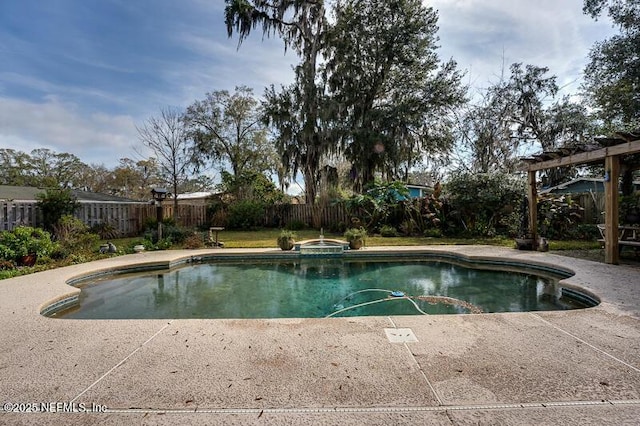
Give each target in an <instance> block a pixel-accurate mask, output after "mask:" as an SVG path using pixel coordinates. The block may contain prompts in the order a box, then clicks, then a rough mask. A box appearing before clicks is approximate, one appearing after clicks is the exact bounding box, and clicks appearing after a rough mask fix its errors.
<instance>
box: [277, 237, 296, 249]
mask: <svg viewBox="0 0 640 426" xmlns="http://www.w3.org/2000/svg"><path fill="white" fill-rule="evenodd" d="M295 244H296V241H295V240H294V239H293V238H289V239H286V240H283V239H280V240H278V245H279V246H280V249H282V250H284V251H289V250H291V249H292V248H293V246H294V245H295Z"/></svg>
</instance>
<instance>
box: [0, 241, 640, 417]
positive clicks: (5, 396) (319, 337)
mask: <svg viewBox="0 0 640 426" xmlns="http://www.w3.org/2000/svg"><path fill="white" fill-rule="evenodd" d="M365 250H366V251H367V252H371V253H373V252H377V251H385V250H393V251H396V250H402V251H405V252H408V251H415V250H430V251H437V252H444V253H456V254H460V255H462V256H467V257H470V258H473V257H476V256H481V257H490V258H499V259H502V260H505V259H509V260H514V261H523V262H534V263H538V264H540V263H544V264H550V265H553V266H556V267H561V268H565V269H570V270H572V271H574V272H575V275H574V276H573V277H571V278H569V279H567V280H566V282H567V283H568V284H569V285H573V286H577V287H580V288H583V289H585V290H587V291H588V292H590V293H592V294H594V295H596V296H597V297H599V298H600V299H601V301H602V303H601V304H600V305H599V306H597V307H595V308H590V309H584V310H574V311H555V312H535V313H503V314H479V315H447V316H393V317H359V318H330V319H273V320H182V319H176V320H65V319H56V318H47V317H44V316H42V315H40V311H41V310H42V309H43V308H44V307H46V306H47V305H49V304H50V303H51V302H52V301H55V300H58V299H60V298H62V297H63V296H65V295H69V294H71V293H74V292H77V291H78V290H77V289H74V288H72V287H69V286H68V285H67V284H65V282H66V281H67V280H69V279H70V278H72V277H76V276H79V275H83V274H86V273H88V272H90V271H95V270H108V269H111V268H117V267H119V266H122V265H127V264H131V263H154V262H167V263H168V262H172V261H176V260H178V259H181V258H184V257H185V256H200V255H205V254H210V253H224V254H225V255H226V254H233V255H237V256H244V255H246V254H247V253H265V252H273V251H274V249H269V250H239V249H217V250H208V251H204V250H201V251H167V252H154V253H143V254H137V255H129V256H122V257H115V258H111V259H105V260H102V261H98V262H92V263H89V264H83V265H76V266H71V267H67V268H62V269H58V270H51V271H46V272H41V273H37V274H33V275H28V276H23V277H19V278H14V279H10V280H3V281H0V318H1V321H2V328H1V331H0V342H1V347H0V380H1V384H2V385H1V386H0V403H3V406H4V407H6V408H9V409H12V410H16V411H20V410H23V409H28V408H30V407H31V408H33V407H37V408H38V409H43V408H48V411H50V412H49V413H30V414H29V413H17V412H9V413H7V412H5V411H4V409H0V424H12V425H13V424H17V425H20V424H34V425H35V424H38V425H41V424H56V425H57V424H71V425H73V424H77V425H84V424H167V425H173V424H196V425H199V424H203V425H204V424H295V425H297V424H323V425H332V424H336V425H338V424H340V425H344V424H379V425H389V424H436V425H466V424H474V425H476V424H491V425H493V424H536V425H540V424H549V425H555V424H563V425H573V424H575V425H585V424H597V425H602V424H611V425H624V424H629V425H630V424H638V423H640V420H639V419H640V269H636V268H632V267H628V266H614V265H607V264H601V263H595V262H590V261H585V260H580V259H575V258H569V257H564V256H557V255H553V254H548V253H536V252H523V251H516V250H510V249H505V248H498V247H488V246H437V247H436V246H433V247H419V248H417V247H403V248H396V247H394V248H367V249H365ZM405 329H409V330H405ZM409 332H413V334H414V335H415V337H416V338H417V342H406V343H392V342H391V341H390V340H389V338H388V337H387V333H391V334H394V335H396V336H399V337H402V336H404V335H405V333H409ZM20 404H23V405H20ZM33 404H36V405H33ZM80 404H81V405H80ZM73 408H75V409H76V410H78V411H85V410H91V409H92V408H95V409H96V410H98V411H105V412H96V413H85V412H77V413H65V412H64V411H66V410H68V409H73ZM105 409H106V410H105ZM51 411H55V412H51Z"/></svg>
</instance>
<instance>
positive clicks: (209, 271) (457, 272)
mask: <svg viewBox="0 0 640 426" xmlns="http://www.w3.org/2000/svg"><path fill="white" fill-rule="evenodd" d="M81 288H82V292H81V295H80V298H79V304H78V305H77V306H75V307H73V308H71V309H69V310H67V311H65V312H61V313H58V314H55V316H57V317H62V318H84V319H87V318H90V319H142V318H322V317H327V316H332V317H337V316H364V315H423V314H459V313H470V312H477V311H482V312H521V311H541V310H559V309H574V308H583V307H586V306H588V304H584V303H581V302H578V301H577V300H576V299H575V298H573V297H571V298H570V297H567V296H566V294H565V293H564V292H563V290H562V288H561V287H560V286H559V285H558V280H557V277H553V276H550V275H549V274H544V276H541V275H538V274H537V273H536V274H534V273H528V272H514V271H497V270H486V269H475V268H473V267H468V266H465V265H461V264H455V263H450V262H446V261H433V260H429V261H424V260H394V261H386V260H385V261H349V260H342V259H323V258H311V259H301V260H296V261H290V260H288V261H276V260H273V261H245V262H235V263H203V264H193V265H189V266H185V267H181V268H178V269H174V270H170V271H161V272H157V271H156V272H147V273H141V274H135V275H128V276H125V275H122V276H116V277H111V278H109V279H105V280H100V281H95V282H92V283H88V284H86V285H83V286H81ZM392 292H393V293H392ZM403 296H404V297H403Z"/></svg>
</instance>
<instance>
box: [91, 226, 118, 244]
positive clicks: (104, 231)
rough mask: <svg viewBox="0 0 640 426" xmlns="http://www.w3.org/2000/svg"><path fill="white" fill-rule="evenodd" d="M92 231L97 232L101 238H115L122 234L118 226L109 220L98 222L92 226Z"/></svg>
mask: <svg viewBox="0 0 640 426" xmlns="http://www.w3.org/2000/svg"><path fill="white" fill-rule="evenodd" d="M90 232H91V233H92V234H97V235H98V236H99V237H100V239H101V240H115V239H116V238H118V237H119V236H120V231H119V230H118V228H116V227H115V226H114V225H112V224H110V223H107V222H102V223H96V224H95V225H93V226H92V227H91V229H90Z"/></svg>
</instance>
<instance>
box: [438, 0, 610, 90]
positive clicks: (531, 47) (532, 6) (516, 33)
mask: <svg viewBox="0 0 640 426" xmlns="http://www.w3.org/2000/svg"><path fill="white" fill-rule="evenodd" d="M428 4H430V5H432V6H433V7H434V9H437V10H439V17H440V18H439V22H438V24H439V27H440V31H439V32H438V34H439V36H440V45H441V46H442V48H441V50H440V52H441V56H442V57H444V58H449V57H451V56H453V57H454V59H456V60H458V63H459V66H460V67H461V68H463V69H467V70H468V73H469V76H468V82H470V83H471V85H472V86H476V87H478V86H479V87H483V86H484V87H486V86H487V85H488V83H489V82H494V81H496V80H497V79H498V76H499V75H500V73H501V71H502V62H503V60H504V65H505V68H506V70H505V72H506V73H507V74H508V67H509V65H510V64H512V63H513V62H523V63H525V64H531V65H537V66H547V67H549V69H550V74H553V75H557V76H558V83H559V85H560V86H564V85H567V84H570V83H571V82H573V81H576V80H580V79H581V75H582V69H583V68H584V65H585V63H586V61H587V55H588V52H589V49H590V47H591V46H592V44H593V43H594V42H595V41H597V40H602V39H604V38H606V37H608V36H609V35H610V34H611V33H612V29H611V28H610V25H609V24H608V23H606V22H595V21H593V20H592V19H591V18H590V17H588V16H585V15H584V14H583V13H582V2H581V1H571V2H567V1H557V0H538V1H537V2H531V1H528V0H512V1H495V0H473V1H471V0H432V1H430V2H428ZM578 86H579V83H578V82H577V81H576V82H575V83H573V84H570V85H569V87H568V90H569V91H571V92H575V91H577V89H578Z"/></svg>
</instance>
